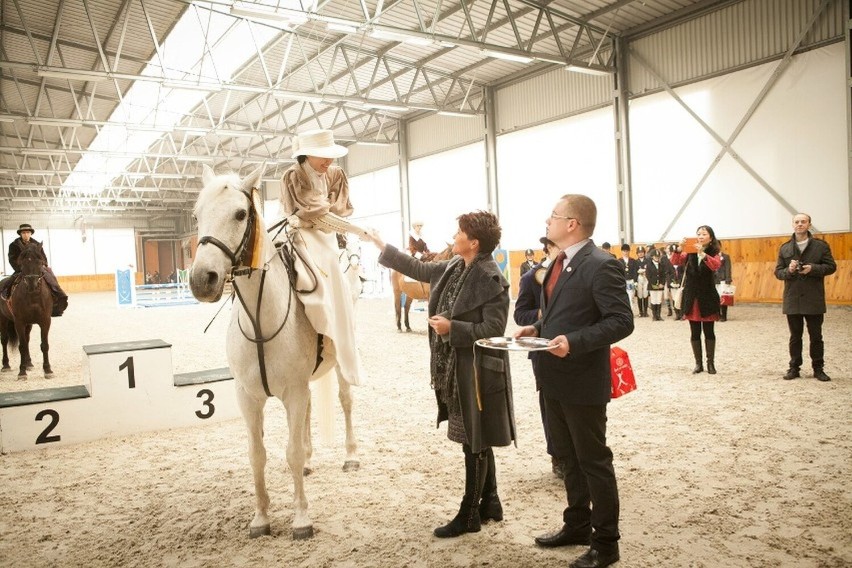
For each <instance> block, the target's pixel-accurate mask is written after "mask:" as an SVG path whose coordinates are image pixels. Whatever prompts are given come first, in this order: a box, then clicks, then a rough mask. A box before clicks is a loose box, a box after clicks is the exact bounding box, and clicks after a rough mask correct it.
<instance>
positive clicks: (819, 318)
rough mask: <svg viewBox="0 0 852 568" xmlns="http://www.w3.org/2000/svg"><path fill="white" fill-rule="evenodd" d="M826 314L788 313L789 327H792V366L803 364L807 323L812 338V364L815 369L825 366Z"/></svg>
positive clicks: (796, 367)
mask: <svg viewBox="0 0 852 568" xmlns="http://www.w3.org/2000/svg"><path fill="white" fill-rule="evenodd" d="M824 319H825V314H807V315H804V314H787V327H789V328H790V367H791V368H795V369H798V368H799V367H801V366H802V336H803V335H804V331H805V324H806V323H807V325H808V337H809V338H810V355H811V365H812V366H813V369H814V371H820V370H822V369H823V367H824V366H825V344H824V343H823V342H822V322H823V320H824Z"/></svg>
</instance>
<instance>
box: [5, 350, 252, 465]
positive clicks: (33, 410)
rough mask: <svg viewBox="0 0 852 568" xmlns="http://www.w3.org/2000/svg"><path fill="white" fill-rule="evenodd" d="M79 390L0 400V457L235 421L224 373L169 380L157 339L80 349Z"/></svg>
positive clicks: (166, 355)
mask: <svg viewBox="0 0 852 568" xmlns="http://www.w3.org/2000/svg"><path fill="white" fill-rule="evenodd" d="M83 351H84V354H85V358H84V373H85V380H86V383H85V384H84V385H77V386H72V387H61V388H55V389H42V390H37V391H26V392H17V393H7V394H0V451H2V452H4V453H5V452H13V451H21V450H28V449H35V448H39V447H44V446H45V445H66V444H73V443H78V442H84V441H90V440H97V439H101V438H106V437H110V436H121V435H127V434H133V433H137V432H145V431H152V430H163V429H167V428H176V427H185V426H193V425H200V424H205V423H210V422H218V421H222V420H230V419H233V418H236V417H237V416H239V407H238V405H237V401H236V393H235V391H234V381H233V378H232V377H231V374H230V371H229V370H228V369H227V368H224V369H213V370H209V371H198V372H194V373H184V374H181V375H177V376H175V375H173V373H172V356H171V345H169V344H168V343H166V342H164V341H162V340H160V339H149V340H142V341H130V342H121V343H107V344H101V345H87V346H84V347H83Z"/></svg>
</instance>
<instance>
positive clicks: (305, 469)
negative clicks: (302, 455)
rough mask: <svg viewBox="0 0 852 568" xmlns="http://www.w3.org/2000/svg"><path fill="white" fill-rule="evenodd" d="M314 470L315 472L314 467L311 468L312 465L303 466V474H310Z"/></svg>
mask: <svg viewBox="0 0 852 568" xmlns="http://www.w3.org/2000/svg"><path fill="white" fill-rule="evenodd" d="M313 472H314V470H313V468H310V467H303V468H302V475H310V474H312V473H313Z"/></svg>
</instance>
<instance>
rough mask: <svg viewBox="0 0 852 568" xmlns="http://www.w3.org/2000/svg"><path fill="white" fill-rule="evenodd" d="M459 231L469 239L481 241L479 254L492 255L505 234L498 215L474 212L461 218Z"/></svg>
mask: <svg viewBox="0 0 852 568" xmlns="http://www.w3.org/2000/svg"><path fill="white" fill-rule="evenodd" d="M459 229H461V230H462V231H463V232H464V234H465V235H467V238H469V239H476V240H478V241H479V252H481V253H482V252H484V253H488V254H491V253H492V252H493V251H494V249H495V248H497V244H498V243H499V242H500V237H501V236H502V234H503V231H502V229H500V221H499V220H498V219H497V215H495V214H494V213H489V212H488V211H474V212H472V213H465V214H464V215H461V216H459Z"/></svg>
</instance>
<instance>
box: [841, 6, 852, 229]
mask: <svg viewBox="0 0 852 568" xmlns="http://www.w3.org/2000/svg"><path fill="white" fill-rule="evenodd" d="M850 12H852V0H844V2H843V21H844V22H846V156H847V157H846V161H847V165H848V168H849V177H848V178H847V188H848V192H849V193H848V199H847V202H848V204H849V212H848V213H849V217H848V219H847V223H846V228H847V229H852V13H850Z"/></svg>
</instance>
